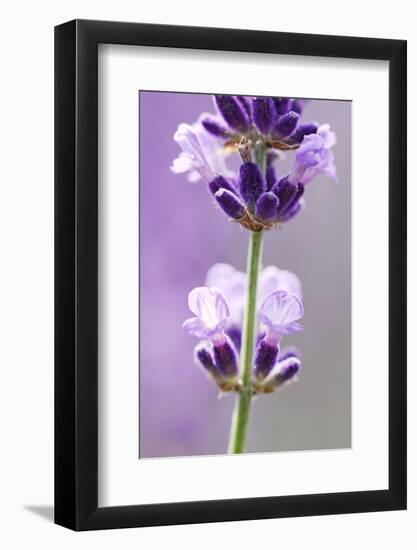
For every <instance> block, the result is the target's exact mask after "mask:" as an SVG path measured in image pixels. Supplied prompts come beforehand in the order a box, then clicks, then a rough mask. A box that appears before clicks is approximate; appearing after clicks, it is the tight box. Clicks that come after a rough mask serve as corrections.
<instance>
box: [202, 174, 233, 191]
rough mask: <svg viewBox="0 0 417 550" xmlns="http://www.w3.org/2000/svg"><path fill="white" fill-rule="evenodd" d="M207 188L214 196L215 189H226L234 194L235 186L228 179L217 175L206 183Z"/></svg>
mask: <svg viewBox="0 0 417 550" xmlns="http://www.w3.org/2000/svg"><path fill="white" fill-rule="evenodd" d="M208 188H209V191H210V193H211V194H212V195H213V196H215V195H216V193H217V191H220V189H227V190H228V191H230V192H231V193H235V194H236V189H235V187H234V186H233V185H232V183H230V181H229V180H227V179H226V178H224V177H223V176H217V177H216V178H214V179H212V180H211V181H210V182H209V184H208Z"/></svg>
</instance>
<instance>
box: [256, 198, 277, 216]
mask: <svg viewBox="0 0 417 550" xmlns="http://www.w3.org/2000/svg"><path fill="white" fill-rule="evenodd" d="M278 204H279V200H278V198H277V196H276V195H275V194H274V193H272V192H271V191H269V192H268V193H262V195H261V196H260V197H259V199H258V200H257V201H256V204H255V216H256V217H257V218H258V219H260V220H265V221H270V220H273V219H274V218H275V216H276V214H277V209H278Z"/></svg>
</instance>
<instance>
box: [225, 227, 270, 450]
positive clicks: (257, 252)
mask: <svg viewBox="0 0 417 550" xmlns="http://www.w3.org/2000/svg"><path fill="white" fill-rule="evenodd" d="M262 233H263V232H262V231H259V232H251V234H250V241H249V251H248V263H247V277H248V282H247V290H246V307H245V316H244V321H243V333H242V350H241V354H240V357H241V363H240V378H241V381H242V386H241V388H240V390H239V394H238V396H237V399H236V405H235V410H234V413H233V419H232V427H231V432H230V441H229V453H234V454H235V453H243V452H244V451H245V446H246V438H247V432H248V427H249V416H250V406H251V399H252V394H251V387H250V383H251V371H252V359H253V343H254V338H255V328H256V294H257V288H258V275H259V267H260V264H261V256H262V236H263V235H262Z"/></svg>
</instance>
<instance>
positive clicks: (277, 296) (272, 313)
mask: <svg viewBox="0 0 417 550" xmlns="http://www.w3.org/2000/svg"><path fill="white" fill-rule="evenodd" d="M303 315H304V310H303V305H302V303H301V300H300V298H299V297H297V296H295V295H293V294H288V292H286V291H284V290H278V291H275V292H273V293H272V294H270V295H269V296H267V298H266V299H265V301H264V302H263V304H262V306H261V311H260V316H259V317H260V320H261V322H262V323H263V324H264V325H266V326H267V332H266V335H265V337H264V339H263V340H261V341H260V342H259V344H258V346H257V349H256V356H255V376H256V377H257V379H259V380H262V379H264V378H265V377H267V376H268V375H269V373H270V372H271V371H272V369H273V368H274V365H275V362H276V359H277V357H278V353H279V343H280V341H281V338H282V336H283V335H284V334H291V333H293V332H297V331H299V330H301V326H300V325H299V324H298V323H296V321H298V320H299V319H301V318H302V317H303Z"/></svg>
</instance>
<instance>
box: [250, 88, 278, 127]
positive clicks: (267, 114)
mask: <svg viewBox="0 0 417 550" xmlns="http://www.w3.org/2000/svg"><path fill="white" fill-rule="evenodd" d="M252 106H253V122H254V124H255V126H256V127H257V128H258V130H259V131H260V132H261V133H262V134H267V133H268V132H269V131H270V130H271V128H272V127H273V126H274V125H275V123H276V119H277V112H276V110H275V105H274V102H273V101H272V99H271V98H270V97H255V98H254V99H253V102H252Z"/></svg>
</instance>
